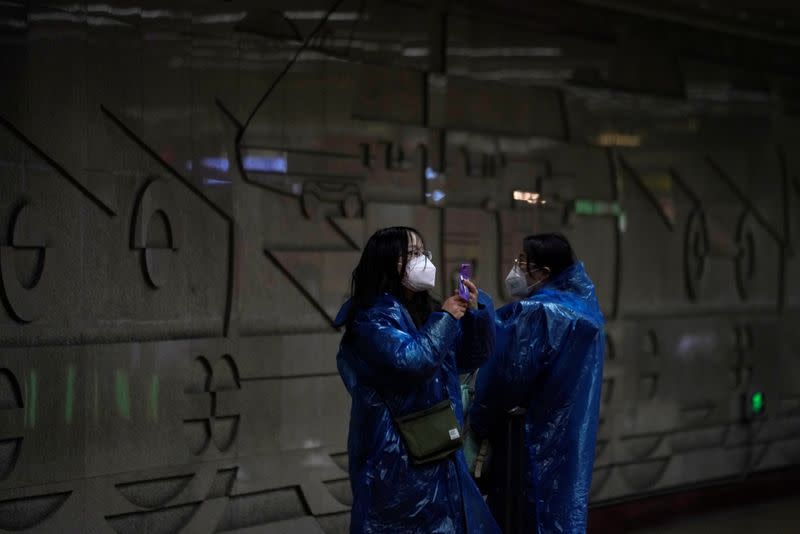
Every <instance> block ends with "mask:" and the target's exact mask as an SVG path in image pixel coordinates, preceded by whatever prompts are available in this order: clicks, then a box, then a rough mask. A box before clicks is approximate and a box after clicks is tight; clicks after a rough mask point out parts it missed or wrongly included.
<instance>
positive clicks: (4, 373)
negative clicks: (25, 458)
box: [0, 369, 23, 481]
mask: <svg viewBox="0 0 800 534" xmlns="http://www.w3.org/2000/svg"><path fill="white" fill-rule="evenodd" d="M22 408H23V403H22V391H21V390H20V387H19V382H17V379H16V377H15V376H14V375H13V374H12V373H11V371H10V370H8V369H0V422H3V424H2V425H0V481H1V480H3V479H5V478H7V477H8V475H10V474H11V471H13V469H14V466H15V465H16V463H17V458H18V457H19V451H20V446H21V445H22V437H21V436H19V435H14V434H18V433H19V432H21V431H22V428H21V427H20V426H19V425H18V424H17V425H15V424H13V423H12V421H13V418H14V416H17V415H19V413H20V411H21V410H22ZM6 414H8V415H7V418H5V417H4V416H6ZM9 433H10V434H9Z"/></svg>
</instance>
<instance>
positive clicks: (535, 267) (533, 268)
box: [514, 258, 550, 273]
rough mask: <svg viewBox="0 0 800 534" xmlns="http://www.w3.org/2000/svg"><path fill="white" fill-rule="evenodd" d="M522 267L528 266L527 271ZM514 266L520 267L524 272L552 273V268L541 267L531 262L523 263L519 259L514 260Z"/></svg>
mask: <svg viewBox="0 0 800 534" xmlns="http://www.w3.org/2000/svg"><path fill="white" fill-rule="evenodd" d="M522 265H525V266H528V268H527V269H525V268H523V267H522ZM514 266H515V267H519V268H520V269H522V270H523V271H527V272H531V273H532V272H533V271H547V272H548V273H550V267H539V266H538V265H536V264H535V263H531V262H529V261H523V260H521V259H519V258H514Z"/></svg>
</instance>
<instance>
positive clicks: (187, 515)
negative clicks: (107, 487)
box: [106, 503, 201, 534]
mask: <svg viewBox="0 0 800 534" xmlns="http://www.w3.org/2000/svg"><path fill="white" fill-rule="evenodd" d="M200 506H201V503H193V504H182V505H179V506H173V507H171V508H162V509H160V510H156V511H152V512H134V513H130V514H121V515H113V516H108V517H107V518H106V519H107V520H108V524H109V525H111V528H113V529H114V531H115V532H118V533H119V534H141V533H142V532H146V533H148V534H176V533H177V532H180V531H181V529H183V528H184V527H185V526H186V525H188V524H189V521H191V519H192V517H194V515H195V514H196V513H197V511H198V510H199V509H200Z"/></svg>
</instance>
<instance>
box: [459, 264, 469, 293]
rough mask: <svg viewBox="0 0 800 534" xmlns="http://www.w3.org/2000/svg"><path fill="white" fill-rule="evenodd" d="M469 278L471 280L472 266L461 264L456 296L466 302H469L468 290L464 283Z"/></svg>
mask: <svg viewBox="0 0 800 534" xmlns="http://www.w3.org/2000/svg"><path fill="white" fill-rule="evenodd" d="M470 278H472V264H471V263H462V264H461V268H460V269H459V270H458V295H459V296H460V297H461V298H462V299H464V300H466V301H467V302H469V300H470V294H469V288H468V287H467V285H466V284H465V283H464V281H466V280H469V279H470Z"/></svg>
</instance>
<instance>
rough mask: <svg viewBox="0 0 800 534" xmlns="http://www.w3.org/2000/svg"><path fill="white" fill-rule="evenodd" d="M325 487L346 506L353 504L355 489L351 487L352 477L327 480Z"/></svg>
mask: <svg viewBox="0 0 800 534" xmlns="http://www.w3.org/2000/svg"><path fill="white" fill-rule="evenodd" d="M325 487H327V488H328V491H329V492H330V493H331V495H333V498H334V499H336V500H337V501H339V502H340V503H342V504H344V505H345V506H353V491H352V488H351V487H350V479H349V478H343V479H340V480H329V481H327V482H325Z"/></svg>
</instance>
